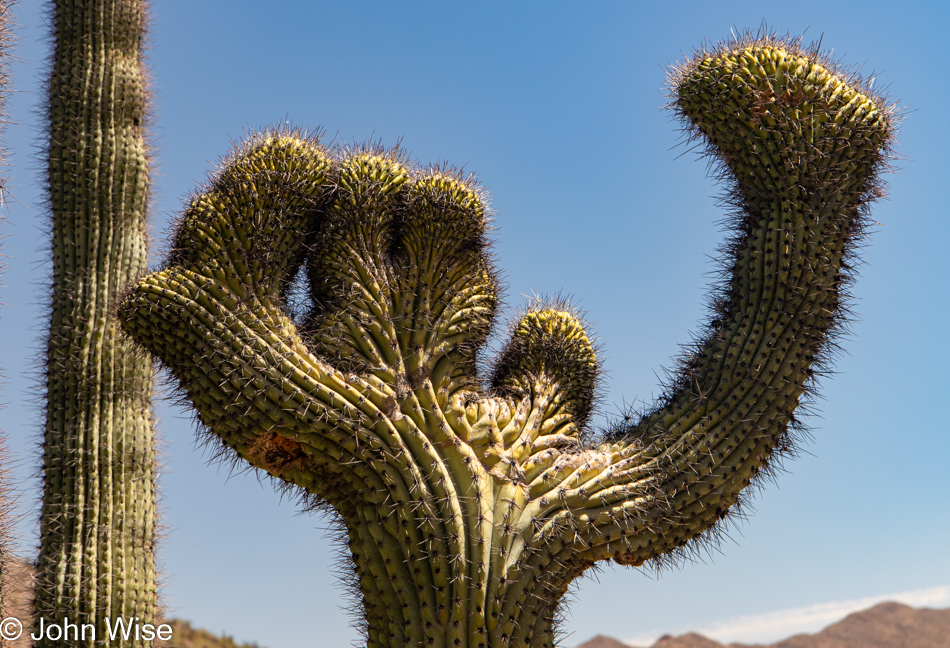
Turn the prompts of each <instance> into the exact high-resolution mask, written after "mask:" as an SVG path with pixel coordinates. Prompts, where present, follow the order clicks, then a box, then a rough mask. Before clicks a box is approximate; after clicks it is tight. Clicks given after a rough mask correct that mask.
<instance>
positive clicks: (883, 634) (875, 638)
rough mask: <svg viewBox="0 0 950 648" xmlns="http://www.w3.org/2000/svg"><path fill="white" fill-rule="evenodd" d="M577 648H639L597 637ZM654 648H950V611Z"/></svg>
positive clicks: (876, 611)
mask: <svg viewBox="0 0 950 648" xmlns="http://www.w3.org/2000/svg"><path fill="white" fill-rule="evenodd" d="M577 648H635V647H632V646H628V645H627V644H624V643H621V642H619V641H617V640H616V639H611V638H610V637H604V636H597V637H594V638H593V639H591V640H590V641H587V642H585V643H582V644H581V645H580V646H578V647H577ZM650 648H950V609H948V610H927V609H924V610H917V609H914V608H912V607H908V606H906V605H901V604H900V603H881V604H880V605H877V606H875V607H872V608H871V609H869V610H864V611H862V612H856V613H854V614H852V615H850V616H848V617H846V618H845V619H844V620H842V621H839V622H838V623H835V624H833V625H830V626H828V627H827V628H825V629H824V630H822V631H821V632H819V633H817V634H801V635H795V636H794V637H790V638H789V639H785V640H783V641H779V642H777V643H773V644H768V645H763V644H754V645H750V644H737V643H736V644H728V645H726V644H721V643H719V642H718V641H713V640H712V639H709V638H707V637H704V636H702V635H700V634H696V633H695V632H691V633H689V634H684V635H679V636H676V637H674V636H671V635H666V636H665V637H661V638H660V639H659V640H658V641H657V642H656V643H655V644H653V646H651V647H650Z"/></svg>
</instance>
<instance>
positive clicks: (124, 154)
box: [36, 0, 156, 646]
mask: <svg viewBox="0 0 950 648" xmlns="http://www.w3.org/2000/svg"><path fill="white" fill-rule="evenodd" d="M51 18H52V22H53V35H54V38H55V52H54V55H53V61H52V63H53V65H52V72H51V75H50V80H49V91H50V103H49V109H48V110H49V118H50V122H49V124H50V126H49V128H50V131H49V157H48V160H47V164H48V170H49V196H50V207H51V210H52V237H53V242H52V260H53V289H52V314H51V317H50V337H49V343H48V347H47V349H48V350H47V364H46V380H47V418H46V433H45V437H44V441H43V478H44V484H43V486H44V490H43V508H42V514H41V515H42V517H41V518H40V533H41V537H40V555H39V559H38V563H37V587H36V614H37V616H38V617H43V618H45V619H46V621H47V623H62V619H63V617H69V620H70V623H78V624H92V625H93V626H94V627H95V628H96V632H97V639H98V641H96V642H93V641H92V640H91V639H92V638H91V635H86V640H78V641H73V640H72V639H73V638H72V636H69V637H67V639H69V640H70V641H69V645H72V646H77V645H83V646H86V645H89V646H92V645H99V646H104V645H107V644H108V645H111V646H119V645H121V646H130V645H144V644H145V643H146V642H145V641H144V640H143V639H140V638H136V637H134V636H133V637H132V638H131V639H129V640H125V639H124V638H121V639H117V640H115V641H112V642H108V641H107V637H106V636H105V635H106V626H105V623H104V621H105V618H106V617H109V618H110V619H111V620H112V623H113V624H114V623H115V619H116V618H117V617H120V616H121V617H125V618H127V619H132V618H134V617H138V618H139V619H140V620H141V622H142V623H146V622H153V619H154V615H155V602H156V590H155V573H154V563H153V556H152V544H153V531H154V528H153V527H154V515H155V492H154V491H155V483H154V454H153V450H152V427H151V418H150V415H149V400H150V395H151V389H152V378H151V367H150V366H149V361H148V359H147V358H145V357H143V355H142V354H141V352H138V351H137V350H136V349H135V348H134V347H133V345H132V342H131V341H130V340H128V339H127V338H125V336H124V335H122V332H121V330H120V328H119V326H118V323H117V321H116V317H115V302H116V300H117V298H118V295H119V293H120V292H121V291H122V290H123V289H124V287H125V286H126V285H128V283H129V282H130V281H132V280H133V279H134V278H136V277H140V276H141V275H142V273H143V272H144V270H145V267H146V251H145V211H146V202H147V193H148V160H147V153H146V145H145V140H144V121H145V104H146V90H145V82H144V80H143V77H142V65H141V61H140V51H141V41H142V37H143V33H144V23H145V15H144V9H143V5H142V2H141V1H140V0H80V1H78V2H73V1H70V2H67V1H65V0H60V1H57V2H56V3H55V4H54V7H53V10H52V12H51ZM57 639H59V638H58V637H56V636H55V635H54V636H51V637H48V638H44V639H43V640H41V641H40V642H38V643H39V644H41V645H47V644H49V645H61V641H57Z"/></svg>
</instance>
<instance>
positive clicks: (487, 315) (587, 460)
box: [120, 38, 891, 648]
mask: <svg viewBox="0 0 950 648" xmlns="http://www.w3.org/2000/svg"><path fill="white" fill-rule="evenodd" d="M673 76H674V88H673V92H674V105H675V109H676V111H677V112H678V113H679V114H680V115H681V116H682V117H683V119H685V120H688V123H690V124H691V125H692V126H691V128H692V129H693V130H694V132H695V133H696V134H697V136H699V135H701V136H703V137H705V138H707V139H708V142H709V147H710V150H711V151H712V152H714V153H715V154H716V155H718V156H719V157H720V159H721V160H722V163H723V167H724V169H725V170H727V171H728V172H730V173H731V174H732V175H733V177H734V182H735V189H736V194H735V195H736V200H735V202H736V205H737V206H738V207H740V208H741V217H740V219H739V222H738V223H737V226H736V233H735V239H734V241H733V243H732V245H731V248H730V249H731V259H732V262H731V263H732V265H731V268H730V271H729V280H728V281H727V282H726V285H725V286H724V288H723V290H722V294H721V295H720V299H719V300H718V304H719V306H718V308H717V311H716V314H715V317H714V319H713V321H712V323H711V325H710V327H709V331H708V334H707V336H706V338H705V340H704V341H703V342H702V343H701V344H700V345H699V346H698V348H697V349H696V352H695V355H693V356H692V357H690V358H689V359H688V360H687V361H686V362H685V363H684V368H683V370H682V372H681V374H680V378H679V380H678V381H676V382H675V384H674V385H673V386H672V387H671V388H670V390H669V393H668V394H667V395H666V397H664V398H663V399H661V401H660V402H659V403H658V404H657V405H656V407H655V408H654V409H653V410H651V411H650V412H648V413H647V414H646V415H644V416H643V417H642V419H641V420H639V421H638V422H636V423H631V424H629V425H623V426H620V427H618V428H617V429H614V430H611V431H608V432H606V433H604V434H602V435H600V436H599V437H598V436H597V435H593V434H582V432H583V431H584V429H585V425H586V422H587V418H588V415H589V413H590V410H591V402H592V396H593V393H594V390H595V383H596V380H597V369H598V366H597V359H596V356H595V352H594V349H593V348H592V346H591V343H590V341H589V340H588V337H587V335H586V334H585V332H584V327H583V324H582V322H581V321H580V320H579V318H578V317H577V316H576V315H575V314H574V313H573V312H572V311H571V310H570V309H569V308H566V307H563V306H561V305H558V304H551V305H547V306H539V307H538V308H537V309H534V310H531V311H530V312H528V313H526V314H525V315H524V316H523V317H522V318H521V319H520V321H519V322H517V323H516V324H515V325H514V326H513V328H512V331H511V337H510V341H509V342H508V343H507V346H506V347H505V348H504V350H503V351H502V353H501V354H500V356H499V358H498V359H497V361H496V363H495V365H494V367H495V368H494V370H493V373H492V375H491V376H490V377H489V379H488V380H487V384H485V385H484V386H483V383H482V382H481V378H480V377H479V376H478V375H477V373H476V357H477V353H478V351H479V348H480V347H481V345H482V344H483V342H484V341H485V338H486V335H487V334H488V331H489V327H490V325H491V322H492V318H493V317H494V315H495V308H496V303H497V296H496V291H497V288H496V286H497V282H496V280H495V271H494V270H493V268H492V265H491V261H490V258H489V256H488V254H487V252H486V239H485V205H484V201H483V199H482V197H481V194H480V192H479V190H478V188H477V187H476V186H475V185H474V184H473V182H471V181H469V180H466V179H464V178H461V177H459V176H458V175H455V174H453V173H450V172H447V171H445V170H443V169H440V168H435V169H429V170H418V169H414V168H410V167H409V166H407V165H406V164H405V162H404V161H403V160H400V159H399V158H398V157H397V156H395V155H393V154H390V153H386V152H385V151H380V150H375V149H363V150H356V151H343V152H330V151H327V150H325V149H323V148H321V146H320V144H319V143H318V142H317V141H315V140H314V139H309V138H306V137H303V136H301V135H300V134H294V133H287V132H269V133H264V134H261V135H259V136H257V137H256V138H254V139H252V140H251V141H250V142H248V143H247V144H246V145H245V146H243V147H242V148H240V149H239V150H237V151H236V152H235V153H234V154H233V155H232V156H231V157H230V158H229V159H228V160H226V162H225V163H224V165H223V168H222V169H221V171H220V172H219V173H218V175H217V176H216V177H215V178H214V179H213V180H212V181H211V182H210V184H209V185H208V186H206V187H205V188H204V189H202V190H201V191H200V193H198V194H197V195H196V196H195V197H194V199H193V200H192V201H191V202H190V204H189V206H188V207H187V210H186V212H185V214H184V217H183V219H182V220H181V223H180V226H179V228H178V231H177V235H176V238H175V243H174V252H173V253H172V255H171V257H170V258H169V259H168V262H167V265H166V266H165V269H164V270H162V271H160V272H157V273H155V274H152V275H149V276H147V277H145V278H144V279H143V280H142V281H141V282H139V283H138V285H137V286H136V287H135V288H134V290H133V291H132V292H131V294H130V295H129V296H128V298H127V299H126V300H125V301H124V303H123V305H122V306H121V310H120V317H121V318H122V320H123V325H124V327H125V328H126V330H127V331H128V332H129V333H130V334H131V335H132V336H133V337H134V338H135V339H136V340H138V341H140V342H141V343H142V344H143V345H145V346H146V347H147V348H148V349H149V350H151V351H152V352H153V353H154V354H155V355H156V356H158V357H159V358H160V359H161V360H162V361H163V362H164V363H165V364H166V365H167V366H168V367H169V369H170V370H171V371H172V373H173V374H174V375H175V377H176V378H177V379H178V380H179V381H180V384H181V387H182V389H183V390H184V392H185V393H186V394H187V396H188V398H190V399H191V401H192V402H193V403H194V405H195V408H196V410H197V413H198V417H199V418H200V420H201V421H202V423H203V424H204V425H205V426H207V428H208V429H209V430H210V432H211V433H213V434H214V435H217V436H218V437H220V439H221V440H222V441H223V443H224V444H225V445H226V446H227V447H229V448H232V449H233V450H234V451H236V453H237V454H238V455H240V456H241V457H243V458H244V459H245V460H247V461H248V462H250V463H251V464H252V465H253V466H256V467H258V468H260V469H262V470H264V471H266V472H268V473H270V474H271V475H273V476H275V477H277V478H279V479H281V480H284V481H285V482H287V483H289V484H293V485H295V486H297V487H299V488H300V489H302V491H304V492H305V493H307V494H309V495H311V496H312V497H313V498H315V499H317V500H320V501H324V502H326V503H328V504H329V505H331V506H332V507H333V508H334V509H335V510H336V511H337V513H338V514H339V515H340V517H341V518H342V521H343V523H344V524H345V527H346V530H347V533H348V538H349V549H350V551H351V552H352V557H353V562H354V564H355V573H356V585H357V586H358V588H359V591H360V593H361V596H362V603H363V606H364V609H365V632H366V638H367V642H368V645H369V646H372V647H382V646H388V647H395V646H446V647H448V646H468V647H471V648H476V647H486V646H492V647H497V646H507V645H511V646H527V645H530V646H553V645H554V643H555V628H554V620H555V618H556V610H557V606H558V602H559V600H560V598H561V596H562V595H563V594H564V592H565V590H566V589H567V588H568V585H569V584H570V582H571V581H572V580H573V579H574V578H576V577H577V576H578V575H579V574H581V573H582V572H584V570H586V569H587V568H589V567H590V566H592V565H593V564H594V563H596V562H597V561H600V560H607V559H613V560H615V561H617V562H619V563H621V564H624V565H639V564H643V563H645V562H647V561H650V560H655V559H659V558H660V557H662V556H664V555H665V554H667V553H668V552H670V551H672V550H675V549H676V548H678V547H681V546H683V545H684V544H686V543H687V542H689V541H690V540H691V539H695V538H699V537H701V536H702V535H703V534H704V533H706V532H709V531H710V530H711V529H713V528H714V527H715V525H716V524H717V522H718V521H719V520H721V519H722V518H723V517H724V516H725V515H726V514H727V512H728V511H729V510H730V507H732V506H733V505H734V504H735V503H736V502H737V500H738V498H739V495H740V492H741V491H742V489H743V488H745V487H746V486H748V485H749V483H750V482H751V481H752V480H753V478H754V477H755V476H756V475H757V474H758V473H759V472H760V471H762V470H763V469H764V468H765V467H766V466H767V465H768V462H769V457H770V456H772V455H773V453H775V452H776V450H778V451H782V450H783V449H787V448H788V446H789V443H790V436H789V431H788V430H789V425H790V423H791V422H792V421H793V411H794V410H795V408H796V406H797V404H798V402H799V399H800V398H801V396H802V394H803V392H804V390H805V389H806V388H807V387H808V385H809V383H810V381H811V378H812V371H813V369H812V366H813V364H814V363H815V361H816V358H819V357H820V356H821V353H822V351H823V350H824V349H825V348H826V345H827V343H828V342H827V340H828V335H829V330H830V329H831V328H832V327H833V326H834V324H835V322H836V321H837V319H838V317H839V313H840V308H839V307H840V301H841V290H842V285H843V282H844V281H845V279H846V266H845V262H846V259H847V258H848V255H849V254H850V253H851V252H852V250H853V243H854V241H855V239H856V237H857V236H858V235H859V234H860V232H861V225H862V218H863V215H864V213H865V210H866V205H867V202H868V201H869V200H870V199H871V198H873V197H874V196H876V195H877V184H876V182H875V179H876V174H877V172H878V170H879V169H880V167H881V162H882V159H883V157H884V154H885V152H886V148H887V145H888V142H889V139H890V137H891V135H890V133H891V127H890V125H889V122H888V119H889V110H888V108H887V107H886V106H885V105H883V104H882V102H881V101H880V99H878V98H875V97H873V96H871V95H870V93H869V92H868V91H867V89H864V88H863V87H862V86H861V85H860V83H858V82H854V81H853V80H848V79H845V78H842V76H841V75H839V74H837V73H836V72H835V71H834V70H833V68H831V67H830V66H828V65H827V64H825V63H823V62H821V61H820V60H819V59H818V57H817V55H816V54H815V53H814V52H809V51H805V50H803V49H802V48H801V47H799V46H798V45H797V44H796V43H790V42H780V41H776V40H773V39H768V38H766V39H759V40H749V41H748V42H739V43H735V44H732V45H730V46H728V47H723V48H721V49H717V50H715V51H711V52H702V53H700V54H698V55H697V56H696V58H695V59H694V60H692V61H690V62H689V63H688V64H686V65H684V66H683V67H682V68H681V69H679V70H677V71H676V72H675V74H674V75H673ZM303 263H306V268H307V272H308V275H309V286H310V293H311V297H312V302H313V307H312V310H311V311H310V312H309V313H308V314H307V315H306V316H304V317H301V318H299V320H297V321H295V320H293V319H292V318H291V317H290V316H289V315H288V314H287V312H286V311H285V307H284V302H285V294H286V292H287V290H288V286H289V284H290V282H291V280H292V278H293V277H294V276H295V274H296V273H297V271H298V269H299V268H300V267H301V264H303Z"/></svg>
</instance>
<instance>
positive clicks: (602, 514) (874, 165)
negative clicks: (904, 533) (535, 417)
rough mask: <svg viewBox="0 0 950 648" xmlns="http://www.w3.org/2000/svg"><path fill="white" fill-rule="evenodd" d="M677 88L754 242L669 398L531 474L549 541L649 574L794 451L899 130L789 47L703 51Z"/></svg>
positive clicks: (683, 112) (736, 253)
mask: <svg viewBox="0 0 950 648" xmlns="http://www.w3.org/2000/svg"><path fill="white" fill-rule="evenodd" d="M674 82H675V85H674V104H675V109H676V111H677V112H678V113H679V115H680V116H681V117H682V118H683V119H684V120H688V122H689V125H690V128H692V129H693V132H694V133H696V134H697V135H698V136H699V135H701V136H702V137H705V138H706V139H707V142H708V145H709V148H710V151H711V152H712V153H713V154H715V155H717V156H718V157H719V158H720V160H721V162H722V164H723V166H724V167H725V170H727V171H728V172H729V173H730V174H731V175H732V176H733V178H734V180H735V190H736V193H735V196H734V203H735V205H736V206H738V207H739V209H740V210H741V213H740V215H739V219H740V222H739V227H738V232H739V233H738V236H737V237H736V238H735V240H734V241H733V242H732V244H731V246H730V250H731V261H732V263H731V267H730V268H729V276H728V283H727V284H726V285H725V290H724V291H723V295H722V298H721V300H720V301H719V303H718V306H717V312H716V314H715V319H714V321H713V322H712V324H711V326H710V329H709V332H708V335H707V336H706V338H705V339H704V340H703V341H702V342H701V343H700V344H699V345H698V346H697V350H696V352H695V355H693V356H692V357H691V358H689V359H688V361H687V362H686V364H685V368H684V369H683V370H682V371H681V373H680V375H679V379H678V381H677V382H676V384H675V385H674V387H673V388H672V389H671V390H670V392H669V394H668V396H666V398H664V399H663V401H662V402H661V403H660V404H659V405H658V406H657V407H656V408H655V409H654V410H653V411H652V412H650V413H648V414H647V415H646V416H644V417H643V418H642V420H640V421H639V422H638V423H636V424H635V425H631V426H628V427H624V428H621V429H619V430H617V431H616V432H614V433H613V434H612V435H611V438H610V439H609V440H608V441H607V442H605V443H603V444H602V445H600V446H599V447H597V448H593V449H588V450H583V451H579V452H576V453H574V454H570V455H566V456H565V455H558V456H556V455H554V454H551V455H550V456H547V457H544V461H540V462H538V463H537V464H536V465H534V466H531V467H526V472H527V473H528V479H529V483H530V488H531V492H532V496H534V497H537V498H538V502H539V503H538V504H537V505H536V507H535V509H534V510H526V512H525V514H526V515H529V516H531V517H533V518H536V520H537V522H536V524H537V525H538V527H539V532H538V535H537V540H536V543H537V544H538V545H539V547H543V546H545V544H546V543H550V542H552V541H553V539H554V538H557V539H558V540H557V541H558V542H568V543H569V544H571V546H572V554H573V555H574V556H575V560H580V561H596V560H602V559H606V558H613V559H614V560H616V561H618V562H620V563H622V564H632V565H639V564H642V563H644V562H646V561H648V560H651V559H656V558H658V557H660V556H662V555H664V554H666V553H667V552H669V551H671V550H673V549H675V548H677V547H680V546H682V545H683V544H685V543H686V542H688V541H689V540H691V539H693V538H696V537H697V536H699V535H700V534H702V533H703V532H705V531H707V530H709V529H711V528H712V527H713V526H714V525H715V524H716V522H717V521H718V520H720V519H721V518H723V517H724V516H725V515H726V514H727V512H728V511H729V509H730V507H731V506H732V505H733V504H735V503H736V502H737V501H738V499H739V494H740V492H741V491H742V490H743V489H744V488H745V487H746V486H747V485H748V484H749V483H750V482H751V481H752V480H753V479H754V478H755V477H756V475H757V474H758V473H759V472H760V471H762V470H763V469H764V468H766V467H767V465H768V462H769V460H770V457H771V456H772V455H773V453H775V452H782V451H787V450H789V449H790V444H791V443H792V439H791V438H790V434H789V425H790V423H791V422H792V421H793V420H794V419H793V412H794V410H795V408H796V407H797V406H798V404H799V400H800V399H801V397H802V395H803V394H804V393H805V391H806V390H807V388H808V385H809V382H810V381H811V380H812V376H813V372H814V366H815V363H816V359H820V358H821V356H822V353H823V352H824V351H825V350H826V348H827V345H828V344H829V335H830V334H831V333H832V332H833V328H834V326H835V324H836V323H837V322H838V319H839V317H840V310H841V300H842V287H843V285H844V284H845V282H846V281H847V280H848V276H847V269H848V266H847V259H848V254H849V252H850V251H851V248H852V246H853V245H854V243H855V241H856V239H857V238H858V237H859V235H860V233H861V231H862V227H863V217H864V215H865V210H866V207H867V204H868V201H869V200H871V199H873V198H874V197H876V196H877V194H878V191H879V189H878V186H877V183H876V175H877V173H878V172H879V171H880V169H881V166H882V161H883V160H884V156H885V154H886V151H887V148H888V145H889V141H890V137H891V128H892V126H891V124H890V123H889V114H888V109H887V108H886V107H885V106H883V105H882V103H881V100H880V99H879V98H876V97H872V96H870V95H869V93H868V92H867V91H865V90H863V89H862V88H860V87H855V86H854V85H852V84H849V82H848V80H847V79H843V78H842V77H841V76H840V75H838V74H835V73H833V72H832V71H830V70H829V69H828V68H827V67H825V66H824V65H822V63H821V62H820V61H819V60H817V58H816V56H815V55H813V54H810V53H807V52H803V51H800V50H798V49H797V48H794V47H793V48H789V47H788V46H787V45H786V46H785V47H781V46H779V45H778V44H774V43H769V42H766V43H762V42H759V43H750V44H748V45H739V46H737V47H733V48H730V49H724V50H720V51H716V52H712V53H703V54H701V55H699V56H697V58H696V59H695V60H693V61H692V62H690V63H689V64H687V65H686V66H684V67H683V68H682V69H680V70H678V71H677V73H676V75H675V79H674ZM541 498H543V500H542V499H541ZM541 501H543V502H544V504H545V505H544V506H541V505H540V502H541Z"/></svg>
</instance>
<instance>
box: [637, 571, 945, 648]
mask: <svg viewBox="0 0 950 648" xmlns="http://www.w3.org/2000/svg"><path fill="white" fill-rule="evenodd" d="M885 601H896V602H897V603H904V604H905V605H910V606H913V607H937V608H938V607H946V606H950V585H942V586H939V587H929V588H926V589H919V590H912V591H909V592H899V593H897V594H883V595H881V596H868V597H865V598H859V599H849V600H845V601H832V602H830V603H818V604H816V605H808V606H805V607H798V608H789V609H787V610H778V611H776V612H767V613H765V614H756V615H751V616H738V617H732V618H730V619H726V620H724V621H717V622H716V623H713V624H710V625H707V626H705V627H701V628H688V629H684V630H681V631H678V632H676V634H682V633H685V632H689V631H691V630H692V631H695V632H698V633H699V634H702V635H705V636H707V637H709V638H710V639H715V640H716V641H719V642H722V643H732V642H744V643H763V642H774V641H779V640H781V639H785V638H787V637H790V636H792V635H795V634H801V633H803V632H807V633H815V632H818V631H819V630H821V629H822V628H824V627H826V626H828V625H831V624H832V623H835V622H837V621H840V620H841V619H843V618H844V617H846V616H847V615H849V614H851V613H853V612H859V611H861V610H866V609H867V608H869V607H872V606H874V605H877V604H878V603H883V602H885ZM664 634H665V633H664ZM660 636H661V635H660V634H658V633H652V634H643V635H640V636H638V637H634V638H633V639H627V640H626V643H628V644H631V645H633V646H649V645H652V644H653V643H654V642H655V641H656V640H657V639H659V637H660Z"/></svg>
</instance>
